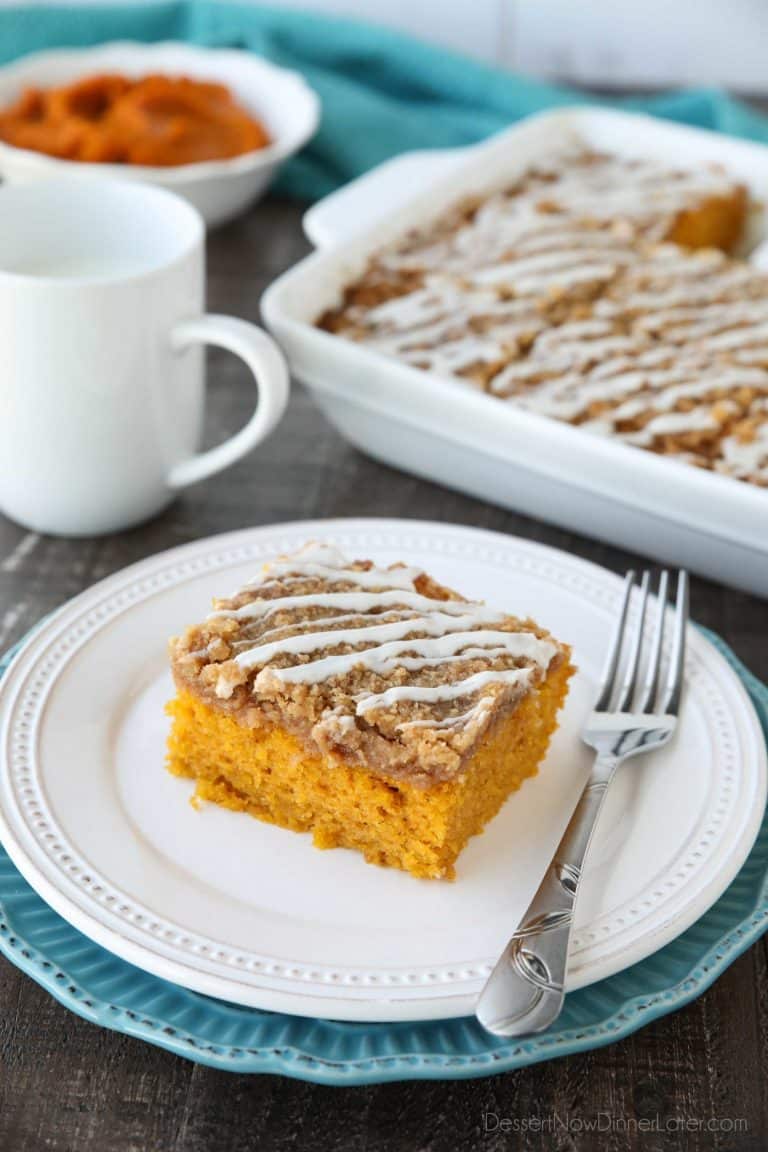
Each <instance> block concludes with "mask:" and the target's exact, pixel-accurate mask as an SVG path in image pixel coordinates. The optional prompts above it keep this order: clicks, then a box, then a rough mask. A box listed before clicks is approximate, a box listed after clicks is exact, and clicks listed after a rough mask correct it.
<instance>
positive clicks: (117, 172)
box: [0, 40, 320, 226]
mask: <svg viewBox="0 0 768 1152" xmlns="http://www.w3.org/2000/svg"><path fill="white" fill-rule="evenodd" d="M103 72H119V73H121V74H122V75H124V76H131V77H139V76H146V75H148V74H150V73H154V72H162V73H165V74H166V75H169V76H191V77H193V78H194V79H196V80H212V81H215V82H217V83H220V84H226V85H227V87H228V88H229V89H230V90H231V92H232V93H233V95H234V97H235V98H236V99H237V100H238V101H239V102H240V103H241V104H242V105H243V106H244V107H245V108H246V109H248V111H250V112H251V113H253V115H254V116H256V117H257V118H258V119H259V120H260V121H261V122H262V123H263V124H264V126H265V127H266V129H267V131H268V132H269V134H270V137H271V140H272V143H271V144H269V145H268V147H266V148H260V149H259V150H258V151H256V152H247V153H245V154H244V155H242V156H235V157H233V158H232V159H230V160H209V161H205V162H204V163H200V164H179V165H175V166H174V167H169V168H151V167H146V166H144V165H141V166H139V165H130V164H85V163H82V162H79V161H75V160H61V159H58V158H57V157H55V156H46V155H45V154H44V153H42V152H32V151H30V150H28V149H26V148H16V147H14V146H13V145H11V144H6V143H5V142H4V141H0V176H2V178H3V179H4V180H7V181H9V182H11V183H21V182H28V181H31V180H43V179H46V178H48V177H53V176H58V177H61V176H64V175H76V176H87V177H91V176H96V177H99V176H111V177H112V178H113V179H114V178H115V177H117V178H119V179H121V180H141V181H143V182H144V183H146V184H158V185H160V187H161V188H169V189H170V190H171V191H172V192H177V193H178V194H179V195H180V196H183V197H184V198H185V199H186V200H189V201H190V203H191V204H193V205H194V206H195V208H197V209H198V211H199V212H200V214H201V215H202V217H203V219H204V220H205V222H206V224H208V225H209V226H215V225H217V224H222V223H224V221H226V220H231V219H232V218H233V217H234V216H238V215H239V214H240V213H241V212H243V211H244V210H245V209H246V208H247V207H248V206H249V205H250V204H253V203H254V201H256V200H257V199H258V198H259V197H260V196H262V195H263V194H264V192H266V190H267V188H268V187H269V184H270V183H271V181H272V179H273V178H274V176H275V174H276V173H277V170H278V168H279V166H280V164H282V162H283V161H284V160H286V159H287V158H288V157H289V156H292V155H293V154H294V153H295V152H298V151H299V149H300V148H302V147H303V145H304V144H306V142H307V140H309V138H310V137H311V136H313V135H314V132H315V129H316V128H317V125H318V122H319V119H320V101H319V100H318V98H317V96H316V95H315V93H314V92H313V91H312V89H311V88H310V87H309V85H308V84H307V83H306V82H305V81H304V79H303V78H302V77H301V76H300V75H299V74H298V73H297V72H291V71H289V70H288V69H285V68H277V67H276V66H275V65H274V64H270V63H269V61H267V60H264V59H262V58H261V57H260V56H255V55H253V53H251V52H243V51H237V50H232V49H218V48H196V47H194V46H193V45H191V44H183V43H177V42H175V41H164V42H162V43H158V44H140V43H135V42H133V41H128V40H126V41H115V42H113V43H110V44H99V45H95V46H93V47H88V48H62V49H58V48H57V49H53V50H50V51H45V52H34V53H32V54H30V55H28V56H22V57H21V58H20V59H18V60H14V61H13V62H12V63H10V64H6V65H5V66H4V67H2V68H0V107H6V106H7V105H8V104H10V103H12V101H14V100H15V99H16V98H17V97H18V96H19V95H20V94H21V92H22V91H23V90H24V89H25V88H29V87H36V88H51V87H54V86H56V85H59V84H70V83H72V81H74V80H78V79H80V78H83V77H86V76H94V75H96V74H98V73H103Z"/></svg>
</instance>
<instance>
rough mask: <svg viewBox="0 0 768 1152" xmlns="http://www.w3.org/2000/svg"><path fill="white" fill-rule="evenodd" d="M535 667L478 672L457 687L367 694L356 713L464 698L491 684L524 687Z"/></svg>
mask: <svg viewBox="0 0 768 1152" xmlns="http://www.w3.org/2000/svg"><path fill="white" fill-rule="evenodd" d="M531 674H532V669H531V668H510V669H509V670H507V671H505V672H493V671H491V672H475V674H474V676H468V677H467V678H466V680H459V681H458V682H457V683H455V684H431V685H429V686H428V687H424V688H422V687H420V686H419V685H413V684H402V685H397V686H396V687H394V688H387V689H386V690H385V691H384V692H372V693H370V694H366V695H365V696H363V697H362V699H360V700H358V701H357V708H356V712H357V715H358V716H364V715H365V714H366V712H372V711H373V710H374V709H375V708H391V706H392V705H393V704H399V703H400V702H401V701H403V700H412V701H417V702H418V703H421V704H436V703H437V702H438V701H440V700H456V699H458V698H460V697H461V696H469V695H471V694H472V693H473V692H477V691H478V689H480V688H487V687H488V685H489V684H521V683H525V682H526V681H528V680H530V678H531Z"/></svg>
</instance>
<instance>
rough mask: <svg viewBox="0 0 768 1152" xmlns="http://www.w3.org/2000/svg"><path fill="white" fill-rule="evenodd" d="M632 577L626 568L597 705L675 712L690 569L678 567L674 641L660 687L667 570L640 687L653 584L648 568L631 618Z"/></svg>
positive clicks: (620, 709) (622, 709) (607, 708)
mask: <svg viewBox="0 0 768 1152" xmlns="http://www.w3.org/2000/svg"><path fill="white" fill-rule="evenodd" d="M635 583H636V576H635V573H634V572H633V571H629V572H627V575H626V577H625V579H624V596H623V599H622V603H621V610H620V612H619V619H618V621H617V624H616V631H615V633H614V636H613V640H612V642H611V647H610V650H609V653H608V658H607V660H606V664H605V669H604V671H603V675H602V678H601V681H600V687H599V689H598V697H597V702H596V704H595V711H596V712H634V713H640V712H645V713H651V712H661V713H665V714H667V715H674V716H676V715H677V712H678V709H679V707H680V693H681V690H682V683H683V664H684V661H685V631H686V626H687V623H688V573H687V572H685V571H682V570H681V571H680V572H678V574H677V595H676V597H675V610H674V623H673V630H672V646H671V649H670V655H669V662H668V665H667V672H666V676H665V677H664V684H663V687H661V679H662V677H661V666H662V660H663V653H664V648H665V645H664V636H665V630H666V627H667V625H666V616H667V611H666V609H667V599H668V593H669V585H670V577H669V573H668V572H666V571H664V572H662V573H661V574H660V576H659V583H658V590H657V594H656V612H655V616H656V620H655V625H654V628H653V637H652V639H651V642H650V648H649V649H648V656H647V660H646V661H645V671H644V673H643V675H642V684H641V685H640V689H639V692H638V688H637V681H638V679H639V672H640V669H641V666H642V664H643V654H644V649H646V648H647V642H646V641H647V634H648V631H649V629H648V627H647V617H648V615H649V611H648V599H649V591H650V586H651V574H650V572H648V571H646V572H643V574H642V577H641V580H640V588H639V594H638V595H639V602H638V606H637V613H636V615H635V618H634V620H633V621H630V620H629V606H630V601H631V599H632V589H633V588H634V587H635ZM622 669H623V670H622ZM633 705H634V707H633Z"/></svg>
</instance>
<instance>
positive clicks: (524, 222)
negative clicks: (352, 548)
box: [318, 151, 768, 485]
mask: <svg viewBox="0 0 768 1152" xmlns="http://www.w3.org/2000/svg"><path fill="white" fill-rule="evenodd" d="M748 209H749V203H748V198H747V195H746V192H745V189H744V188H743V187H742V186H741V185H739V184H738V183H737V182H736V181H734V180H732V179H730V178H729V177H728V176H727V175H726V174H724V173H723V172H722V171H719V170H717V169H702V170H700V171H697V172H686V171H677V170H673V169H669V168H665V167H663V166H661V165H659V164H657V163H655V162H650V161H631V160H626V159H622V158H620V157H617V156H610V155H601V154H594V153H590V152H584V151H577V152H573V151H570V152H567V153H564V154H562V155H560V156H554V157H552V159H551V160H550V161H549V163H548V164H547V165H546V166H544V165H542V166H540V167H538V168H536V169H532V170H531V171H529V172H528V173H527V174H526V175H525V176H523V177H522V178H521V179H520V180H519V181H518V182H517V183H516V184H515V185H514V186H513V187H511V188H507V189H504V190H502V191H499V192H495V193H493V194H491V195H488V196H486V197H485V198H483V199H476V200H474V201H472V202H471V203H464V204H461V205H459V206H457V207H456V208H454V209H453V210H452V211H449V212H447V213H445V214H444V215H443V216H441V217H440V218H439V219H437V220H436V221H435V222H433V223H432V224H430V225H428V226H427V227H426V228H425V229H423V230H422V231H419V232H414V233H411V234H409V235H408V236H406V237H405V238H404V239H402V240H401V241H399V242H397V243H395V244H393V245H391V246H390V248H388V249H386V250H384V251H382V252H380V253H378V254H377V255H376V256H375V257H374V258H373V259H372V260H371V262H370V263H369V265H368V267H367V268H366V270H365V272H364V274H363V275H362V276H361V277H360V278H359V279H358V280H357V281H355V282H354V283H352V284H350V285H349V286H348V287H347V288H346V290H345V292H344V295H343V299H342V300H341V302H340V304H339V305H338V306H337V307H335V308H333V309H331V310H330V311H327V312H326V313H325V314H324V315H322V316H321V317H320V318H319V320H318V324H319V325H320V327H322V328H325V329H327V330H328V331H330V332H333V333H336V334H338V335H340V336H343V337H344V338H346V339H349V340H354V341H356V342H358V343H361V344H364V345H366V346H367V347H368V348H370V349H371V350H373V351H376V352H378V353H380V354H382V355H384V356H388V357H393V358H395V359H397V360H399V361H401V362H404V363H406V364H408V365H411V366H412V367H415V368H422V369H425V370H427V371H429V372H432V373H434V374H436V375H438V376H442V377H446V378H449V379H452V380H461V381H464V382H466V383H468V384H470V385H472V386H474V387H476V388H479V389H481V390H482V391H484V392H487V393H488V394H489V395H491V396H494V397H496V398H498V399H500V400H503V401H504V402H507V403H511V404H514V405H516V406H518V407H522V408H526V409H528V410H530V411H533V412H536V413H539V414H541V415H543V416H548V417H553V418H556V419H559V420H565V421H568V422H570V423H572V424H574V425H577V426H578V427H580V428H583V429H584V430H586V431H589V432H592V433H596V434H600V435H610V436H613V437H617V438H619V439H622V440H624V441H625V442H627V443H629V444H633V445H635V446H637V447H641V448H646V449H648V450H650V451H653V452H657V453H660V454H663V455H670V456H674V457H676V458H677V459H678V460H682V461H685V462H686V463H690V464H695V465H697V466H699V467H701V468H706V469H710V470H712V471H716V472H720V473H723V474H725V475H728V476H732V477H734V478H735V479H738V480H745V481H749V482H751V483H754V484H758V485H768V276H766V275H765V273H763V272H760V271H758V270H756V269H755V268H752V267H751V266H750V265H749V264H747V263H746V262H745V261H743V260H738V259H732V258H730V257H729V256H728V255H726V253H728V252H731V251H732V250H733V249H734V247H735V246H737V245H738V244H740V243H741V241H742V240H743V236H744V232H745V223H746V218H747V212H748Z"/></svg>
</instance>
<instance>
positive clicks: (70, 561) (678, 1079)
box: [0, 201, 768, 1152]
mask: <svg viewBox="0 0 768 1152" xmlns="http://www.w3.org/2000/svg"><path fill="white" fill-rule="evenodd" d="M300 216H301V212H300V209H299V207H297V206H296V205H290V204H286V203H280V202H275V201H270V202H267V203H266V204H262V205H260V206H259V207H258V208H257V209H256V210H255V211H254V212H252V213H251V214H250V215H249V216H248V217H246V218H245V219H244V220H243V221H240V222H239V223H236V224H234V225H231V226H229V227H228V228H226V229H224V230H222V231H220V232H218V233H216V234H214V236H213V237H212V238H211V240H210V243H209V273H210V274H209V307H210V308H211V309H212V310H215V311H221V312H229V313H231V314H233V315H238V316H243V317H245V318H247V319H250V320H255V319H257V318H258V301H259V297H260V294H261V292H262V290H263V288H264V287H265V286H266V284H267V283H268V282H269V281H270V280H272V279H273V278H274V276H275V275H276V274H277V273H278V272H280V271H281V270H283V269H284V268H286V267H288V266H289V265H290V264H292V263H294V262H295V261H296V260H297V259H298V258H299V257H300V256H302V255H303V254H304V252H305V251H306V244H305V241H304V240H303V238H302V235H301V229H300ZM251 406H252V387H251V385H250V383H249V380H248V375H247V370H246V369H244V368H243V366H242V365H241V364H240V363H239V362H238V361H237V360H236V359H235V357H231V356H227V355H226V354H224V353H219V352H213V353H211V355H210V360H209V405H208V416H207V437H208V440H209V442H211V443H214V442H215V441H217V440H219V439H221V438H222V437H224V436H226V435H227V434H229V433H230V432H232V431H234V430H235V429H236V428H237V427H238V426H239V425H240V424H242V423H243V422H244V421H245V419H246V418H247V415H248V413H249V411H250V408H251ZM352 515H355V516H358V515H374V516H402V517H423V518H425V519H444V520H449V521H456V522H459V523H465V524H473V525H477V526H479V527H484V528H492V529H496V530H498V531H502V532H508V533H514V534H517V535H520V536H525V537H527V538H529V539H532V540H539V541H543V542H544V543H547V544H552V545H554V546H555V547H558V548H564V549H566V550H568V551H571V552H573V553H575V554H577V555H580V556H584V557H586V558H588V559H590V560H594V561H596V562H597V563H598V564H604V565H606V566H607V567H609V568H611V569H613V570H615V571H617V572H618V571H622V570H623V569H624V568H625V567H626V566H628V565H629V564H630V563H631V562H637V558H636V557H633V556H631V555H630V554H628V553H625V552H621V551H619V550H618V549H615V548H612V547H610V546H608V545H605V544H600V543H596V542H594V541H589V540H587V539H585V538H584V537H581V536H576V535H573V534H571V533H568V532H565V531H561V530H559V529H555V528H552V527H549V526H546V525H543V524H540V523H537V522H535V521H533V520H529V519H526V517H524V516H521V515H513V514H511V513H508V512H505V511H502V510H500V509H498V508H493V507H491V506H490V505H487V504H484V503H482V502H480V501H477V500H473V499H470V498H469V497H465V496H462V495H459V494H457V493H453V492H449V491H447V490H446V489H444V488H440V487H438V486H436V485H432V484H429V483H426V482H425V481H422V480H417V479H414V478H412V477H410V476H406V475H403V474H401V473H398V472H395V471H394V470H392V469H390V468H387V467H385V466H383V465H380V464H377V463H375V462H374V461H372V460H369V459H367V458H365V457H363V456H362V455H361V454H360V453H358V452H357V451H355V450H354V449H353V448H351V447H349V446H348V445H347V444H345V443H344V441H342V440H341V439H340V438H339V436H338V435H337V434H336V433H335V432H334V431H333V430H332V429H331V428H330V427H329V426H328V425H327V424H326V423H325V421H324V419H323V418H322V417H321V416H320V414H319V413H318V412H317V411H316V409H315V407H314V405H313V403H312V401H311V400H310V398H309V397H308V395H307V394H306V393H305V392H304V391H303V389H301V388H298V387H295V388H294V392H293V396H292V399H291V403H290V407H289V410H288V414H287V416H286V419H285V420H284V421H283V423H282V425H281V426H280V428H279V429H278V431H277V432H276V433H275V434H274V435H273V436H272V437H271V438H270V439H269V441H268V442H267V443H266V444H264V445H263V446H262V447H261V448H260V449H258V450H257V451H256V452H255V453H253V454H252V455H251V456H250V457H248V458H247V459H246V460H244V461H242V462H241V463H239V464H238V465H236V466H235V467H233V468H231V469H230V470H229V471H227V472H225V473H223V474H221V475H220V476H218V477H215V478H214V479H212V480H210V481H208V482H206V483H205V484H204V485H202V486H199V487H196V488H194V489H191V490H189V491H188V492H186V493H185V494H184V496H183V497H182V498H181V499H180V500H179V501H178V502H177V503H176V504H175V505H174V506H173V507H172V508H170V509H169V510H168V511H167V512H166V513H165V514H164V515H163V516H161V517H159V518H158V519H156V520H154V521H152V522H151V523H149V524H147V525H144V526H143V527H141V528H138V529H135V530H134V531H131V532H126V533H122V534H119V535H115V536H108V537H102V538H100V539H94V540H92V539H87V540H57V539H53V538H49V537H38V536H35V535H34V534H30V533H28V532H25V530H24V529H22V528H19V527H18V526H16V525H14V524H12V523H11V522H9V521H7V520H3V519H2V518H0V648H3V649H4V648H6V647H7V646H8V645H9V644H11V643H12V642H13V641H14V640H15V639H17V638H18V637H20V636H21V635H23V633H24V632H25V631H26V630H27V629H28V628H29V627H30V626H31V625H32V624H34V623H35V621H36V620H38V619H39V618H40V617H41V616H42V615H44V614H45V613H46V612H48V611H50V610H51V609H53V608H55V607H56V606H57V605H59V604H61V603H62V602H63V601H65V600H66V599H68V598H69V597H71V596H73V595H74V594H75V593H77V592H79V591H80V590H81V589H83V588H86V587H88V586H89V585H90V584H92V583H93V582H94V581H96V580H99V579H101V578H102V577H104V576H107V575H108V574H109V573H110V572H114V571H115V570H117V569H119V568H122V567H123V566H124V565H126V564H129V563H131V562H132V561H135V560H139V559H141V558H142V557H145V556H148V555H150V554H152V553H154V552H157V551H159V550H161V549H163V548H169V547H172V546H174V545H176V544H180V543H184V542H185V541H187V540H192V539H195V538H198V537H201V536H207V535H209V534H210V533H213V532H223V531H226V530H228V529H234V528H244V527H248V526H251V525H257V524H268V523H275V522H279V521H281V520H295V519H304V518H309V517H315V516H317V517H324V516H352ZM692 602H693V613H694V616H695V619H697V620H698V621H700V622H701V623H702V624H706V625H708V626H709V627H711V628H714V629H716V630H717V631H718V632H719V633H720V634H721V635H722V636H724V637H725V638H726V640H727V641H728V642H729V643H730V644H731V645H732V646H733V648H734V649H735V651H736V652H737V653H738V655H739V656H740V657H741V659H742V660H743V661H744V662H745V663H746V664H747V665H748V666H749V667H750V668H751V669H752V670H753V671H754V672H755V673H756V674H757V675H758V676H759V677H761V678H762V679H763V680H768V603H766V602H765V601H760V600H757V599H756V598H754V597H750V596H748V595H745V594H741V593H738V592H734V591H731V590H728V589H724V588H721V587H719V586H718V585H715V584H712V583H708V582H707V581H704V580H698V579H695V580H694V581H693V588H692ZM485 1114H495V1115H496V1116H498V1117H499V1118H502V1117H508V1118H510V1119H513V1120H516V1121H517V1123H518V1124H519V1125H520V1126H522V1124H523V1122H525V1121H528V1128H529V1130H528V1131H527V1132H519V1133H514V1132H503V1131H500V1130H497V1131H495V1132H489V1131H485V1130H484V1121H483V1118H484V1115H485ZM656 1116H659V1117H661V1118H662V1123H664V1121H665V1118H681V1119H689V1120H691V1121H693V1122H694V1123H697V1124H699V1125H704V1126H706V1125H708V1124H709V1123H710V1122H711V1121H717V1120H718V1118H719V1119H725V1120H727V1119H728V1118H732V1119H736V1118H744V1120H745V1121H746V1124H747V1130H746V1132H741V1133H733V1132H726V1131H720V1132H718V1131H711V1130H710V1131H706V1130H702V1131H689V1132H687V1133H686V1134H681V1132H680V1131H662V1132H653V1131H651V1132H642V1131H638V1130H636V1128H635V1124H636V1122H637V1121H638V1120H639V1119H641V1118H645V1119H646V1120H653V1119H654V1118H655V1117H656ZM537 1121H538V1123H539V1125H540V1127H539V1129H538V1130H536V1128H535V1125H536V1123H537ZM590 1124H592V1125H600V1126H602V1127H603V1128H604V1129H605V1128H606V1127H607V1126H610V1127H609V1130H607V1131H601V1132H594V1131H592V1132H590V1131H588V1130H587V1128H586V1126H588V1125H590ZM486 1126H491V1127H492V1126H493V1120H492V1119H490V1120H489V1121H488V1122H487V1124H486ZM767 1143H768V948H767V947H766V941H765V940H763V941H761V942H759V943H758V944H756V945H755V946H754V947H752V948H751V949H750V950H749V951H748V952H747V953H746V954H745V955H744V956H742V957H741V958H740V959H739V960H738V961H737V962H736V963H735V964H734V965H733V966H732V967H731V968H729V969H728V971H727V972H726V973H725V974H724V975H723V976H722V977H721V979H720V980H718V981H717V983H716V984H715V985H714V986H713V987H712V988H711V989H710V990H709V991H708V992H707V993H706V994H705V995H704V996H702V997H701V998H700V999H698V1000H697V1001H696V1002H695V1003H693V1004H691V1005H690V1006H689V1007H687V1008H685V1009H683V1010H682V1011H680V1012H678V1013H676V1014H675V1015H673V1016H669V1017H666V1018H665V1019H663V1020H660V1021H657V1022H656V1023H655V1024H652V1025H650V1026H649V1027H647V1028H645V1029H643V1030H642V1031H641V1032H639V1033H637V1034H635V1035H634V1036H631V1037H630V1038H628V1039H627V1040H625V1041H622V1042H621V1043H618V1044H613V1045H610V1046H609V1047H606V1048H602V1049H599V1050H598V1051H595V1052H591V1053H587V1054H585V1055H582V1056H574V1057H571V1058H568V1059H563V1060H557V1061H554V1062H551V1063H549V1064H540V1065H536V1066H534V1067H533V1068H530V1069H524V1070H522V1071H519V1072H515V1073H510V1074H508V1075H504V1076H500V1077H497V1078H490V1079H487V1080H476V1081H467V1082H460V1083H450V1082H448V1083H414V1084H392V1085H386V1086H382V1087H372V1088H350V1089H330V1088H321V1087H316V1086H311V1085H306V1084H301V1083H297V1082H293V1081H289V1080H282V1079H280V1078H277V1077H272V1076H269V1077H244V1076H234V1075H229V1074H226V1073H221V1072H215V1071H211V1070H209V1069H206V1068H202V1067H199V1066H195V1065H192V1064H189V1063H187V1062H185V1061H183V1060H181V1059H180V1058H178V1057H175V1056H172V1055H170V1054H168V1053H166V1052H162V1051H159V1050H158V1049H155V1048H152V1047H150V1046H148V1045H145V1044H143V1043H141V1042H140V1041H138V1040H132V1039H128V1038H126V1037H124V1036H118V1035H113V1034H111V1033H108V1032H105V1031H101V1030H99V1029H97V1028H95V1027H94V1026H92V1025H90V1024H87V1023H85V1022H84V1021H82V1020H79V1019H78V1018H76V1017H74V1016H72V1015H70V1014H69V1013H68V1012H66V1011H65V1010H64V1009H63V1008H62V1007H60V1006H59V1005H58V1004H57V1003H56V1002H55V1001H54V1000H53V999H51V997H50V996H48V995H47V994H46V993H45V992H43V991H42V990H41V989H40V988H38V987H37V986H36V985H35V984H34V983H32V981H30V980H29V979H27V978H26V977H25V976H23V975H21V974H20V973H19V972H17V971H16V969H15V968H13V967H12V966H11V965H10V964H9V963H7V962H6V961H5V960H0V1150H1V1152H40V1150H41V1149H49V1150H51V1152H144V1150H147V1152H246V1150H250V1149H256V1148H258V1149H259V1152H271V1150H273V1149H274V1150H275V1152H278V1150H286V1149H305V1148H306V1149H310V1148H311V1149H313V1150H314V1152H342V1150H347V1149H367V1150H369V1152H417V1150H423V1152H427V1150H428V1152H456V1150H458V1149H484V1150H487V1152H498V1150H500V1149H512V1148H515V1149H517V1148H522V1149H531V1150H533V1149H540V1148H547V1149H553V1150H555V1149H563V1150H565V1149H578V1150H582V1149H585V1150H589V1149H592V1148H595V1149H597V1148H599V1149H601V1150H605V1152H634V1150H635V1149H643V1150H644V1152H646V1150H647V1152H656V1150H658V1149H683V1148H685V1149H690V1150H691V1152H703V1150H705V1149H706V1150H708V1149H717V1150H729V1152H730V1150H732V1149H739V1150H740V1149H746V1150H751V1149H754V1150H755V1152H758V1150H760V1152H762V1149H764V1148H765V1147H766V1144H767Z"/></svg>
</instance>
